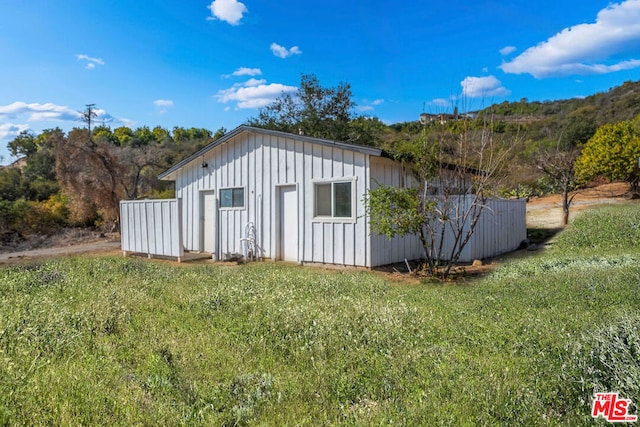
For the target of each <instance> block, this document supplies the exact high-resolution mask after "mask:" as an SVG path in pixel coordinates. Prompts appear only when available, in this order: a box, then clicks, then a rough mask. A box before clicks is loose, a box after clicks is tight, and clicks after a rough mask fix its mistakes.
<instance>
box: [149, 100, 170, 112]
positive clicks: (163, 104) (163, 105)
mask: <svg viewBox="0 0 640 427" xmlns="http://www.w3.org/2000/svg"><path fill="white" fill-rule="evenodd" d="M153 105H155V106H156V107H158V113H159V114H164V113H166V112H167V109H168V108H169V107H173V101H171V100H170V99H156V100H155V101H153Z"/></svg>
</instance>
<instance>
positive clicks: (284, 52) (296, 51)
mask: <svg viewBox="0 0 640 427" xmlns="http://www.w3.org/2000/svg"><path fill="white" fill-rule="evenodd" d="M269 48H270V49H271V52H273V54H274V55H275V56H277V57H278V58H283V59H284V58H288V57H290V56H291V55H300V54H301V53H302V51H301V50H300V48H299V47H298V46H293V47H292V48H290V49H287V48H286V47H284V46H280V45H279V44H278V43H271V46H270V47H269Z"/></svg>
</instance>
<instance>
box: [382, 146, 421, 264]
mask: <svg viewBox="0 0 640 427" xmlns="http://www.w3.org/2000/svg"><path fill="white" fill-rule="evenodd" d="M412 183H413V177H412V176H410V175H408V174H407V172H406V171H405V170H404V169H403V167H402V165H401V164H400V163H398V162H394V161H392V160H390V159H385V158H382V157H372V158H371V188H372V189H375V188H378V187H379V186H380V185H382V186H385V187H406V186H410V185H411V184H412ZM370 239H371V266H373V267H375V266H378V265H386V264H393V263H396V262H401V261H403V260H404V259H405V258H406V259H408V260H414V259H418V258H421V257H422V256H423V250H422V244H421V243H420V239H419V238H418V237H417V236H413V235H412V236H405V237H394V238H393V239H391V240H388V239H387V238H386V237H384V236H380V235H377V234H372V235H371V237H370Z"/></svg>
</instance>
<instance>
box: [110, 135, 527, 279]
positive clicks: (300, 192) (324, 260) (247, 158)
mask: <svg viewBox="0 0 640 427" xmlns="http://www.w3.org/2000/svg"><path fill="white" fill-rule="evenodd" d="M159 177H160V179H163V180H170V181H175V188H176V200H173V201H167V202H171V203H172V205H171V206H169V205H167V206H161V205H160V203H162V202H158V201H133V202H122V204H121V229H122V249H123V251H124V252H125V253H127V252H142V253H148V254H149V255H154V254H157V255H171V256H177V257H178V258H180V257H181V256H182V254H183V251H184V250H186V251H192V252H204V253H210V254H211V255H212V257H213V259H216V260H224V259H231V258H236V257H239V256H244V257H255V258H258V259H272V260H284V261H292V262H296V263H320V264H339V265H348V266H363V267H375V266H380V265H385V264H391V263H395V262H401V261H403V260H405V259H409V260H412V259H418V258H421V257H422V253H423V251H422V247H421V245H420V242H419V240H418V238H417V237H414V236H407V237H404V238H399V237H398V238H394V239H392V240H387V239H386V238H384V237H382V236H377V235H371V234H370V223H369V219H368V218H367V215H366V212H365V207H364V202H363V199H364V196H365V194H366V193H367V191H369V190H370V189H372V188H375V187H377V186H378V185H385V186H400V187H402V186H408V185H411V184H412V183H413V181H412V178H411V174H410V173H408V172H407V171H406V170H405V168H404V167H403V165H402V164H400V163H399V162H396V161H394V160H391V159H389V158H387V157H385V156H384V153H383V152H382V150H380V149H379V148H373V147H365V146H359V145H353V144H347V143H342V142H336V141H330V140H325V139H319V138H312V137H308V136H304V135H295V134H289V133H284V132H278V131H273V130H266V129H260V128H254V127H249V126H240V127H238V128H236V129H234V130H233V131H231V132H229V133H227V134H226V135H224V136H223V137H221V138H219V139H217V140H216V141H214V142H213V143H211V144H209V145H208V146H206V147H204V148H203V149H201V150H200V151H198V152H196V153H194V154H193V155H191V156H189V157H187V158H186V159H184V160H182V161H181V162H179V163H177V164H176V165H174V166H173V167H171V168H170V169H168V170H167V171H165V172H163V173H162V174H160V176H159ZM154 204H155V207H154ZM504 206H505V208H504V209H506V210H507V211H508V212H507V211H505V212H501V211H500V209H501V208H495V209H489V210H487V214H486V215H484V216H485V217H486V218H485V220H484V222H486V223H487V226H486V227H484V226H483V227H481V228H482V229H486V231H482V229H481V230H480V231H479V232H478V236H483V237H482V238H483V239H489V240H490V241H491V242H490V243H491V244H490V245H489V247H487V245H485V244H483V242H475V243H474V242H470V243H469V248H470V249H469V250H472V251H474V253H468V254H466V255H464V254H463V257H461V259H460V260H461V261H465V260H466V258H470V260H473V259H474V258H485V257H489V256H494V255H496V254H499V253H503V252H507V251H510V250H513V249H515V248H517V247H518V245H519V244H520V242H521V241H522V240H523V239H524V238H526V226H525V222H524V202H523V203H522V204H517V206H516V205H513V204H508V205H504ZM496 209H497V210H496ZM514 209H515V211H514ZM514 218H515V219H514ZM504 221H508V222H509V224H505V223H504ZM491 230H493V232H492V234H494V233H495V234H496V235H502V234H503V235H504V236H498V237H496V235H492V236H488V235H487V233H488V232H490V231H491ZM496 242H497V244H496ZM474 248H475V249H474Z"/></svg>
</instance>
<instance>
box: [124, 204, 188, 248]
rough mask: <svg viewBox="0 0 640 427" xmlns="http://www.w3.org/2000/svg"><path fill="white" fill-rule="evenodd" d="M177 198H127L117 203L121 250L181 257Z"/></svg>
mask: <svg viewBox="0 0 640 427" xmlns="http://www.w3.org/2000/svg"><path fill="white" fill-rule="evenodd" d="M181 211H182V210H181V207H180V200H178V199H167V200H130V201H121V202H120V241H121V245H122V252H123V253H124V254H125V255H126V254H127V253H128V252H132V253H143V254H147V255H149V256H150V257H151V256H153V255H157V256H169V257H176V258H178V260H181V259H182V257H183V255H184V251H183V247H182V237H181V234H180V227H182V224H181V222H182V221H181Z"/></svg>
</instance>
